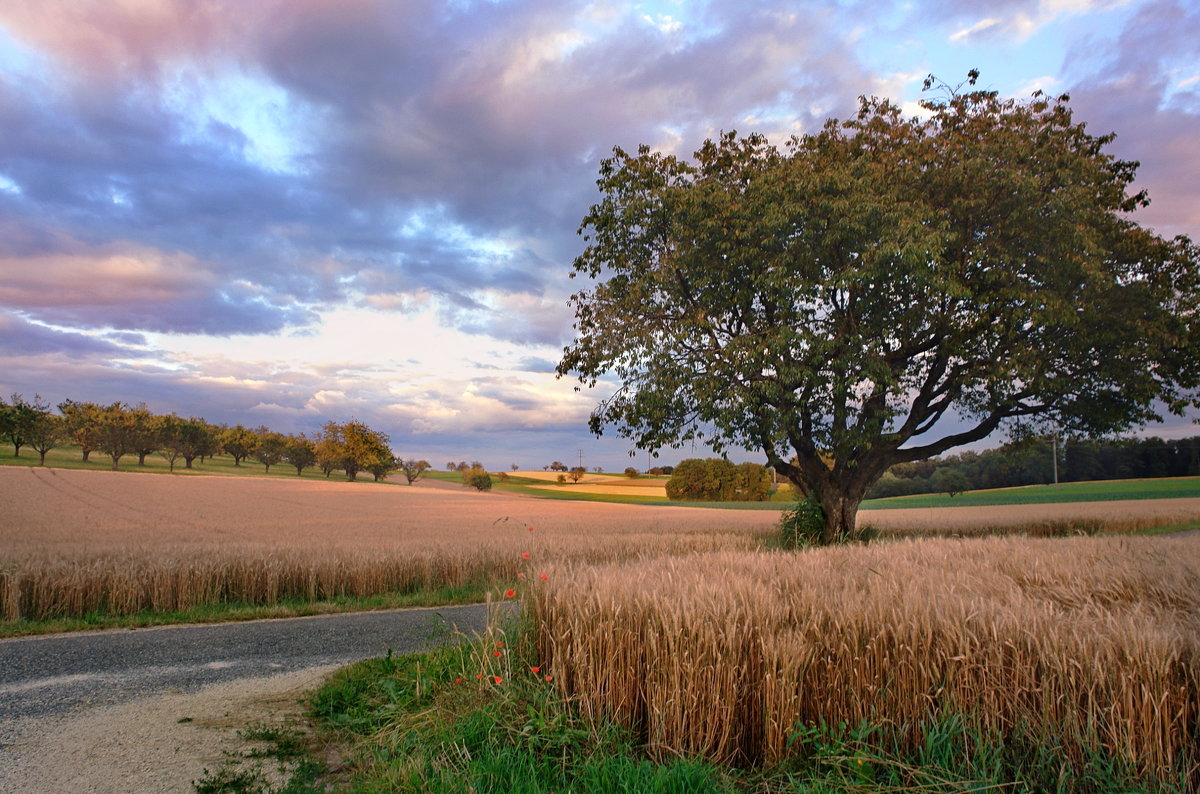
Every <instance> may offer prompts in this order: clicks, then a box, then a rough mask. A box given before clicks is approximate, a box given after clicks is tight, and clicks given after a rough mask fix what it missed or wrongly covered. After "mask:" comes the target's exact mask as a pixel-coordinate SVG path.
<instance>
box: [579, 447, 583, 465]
mask: <svg viewBox="0 0 1200 794" xmlns="http://www.w3.org/2000/svg"><path fill="white" fill-rule="evenodd" d="M579 468H581V469H582V468H583V450H582V449H581V450H579Z"/></svg>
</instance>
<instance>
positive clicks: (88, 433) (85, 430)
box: [58, 400, 100, 463]
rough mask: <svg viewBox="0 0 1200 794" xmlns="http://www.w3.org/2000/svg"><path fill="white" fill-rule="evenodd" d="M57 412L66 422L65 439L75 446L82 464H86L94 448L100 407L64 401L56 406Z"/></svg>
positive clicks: (93, 404) (86, 403)
mask: <svg viewBox="0 0 1200 794" xmlns="http://www.w3.org/2000/svg"><path fill="white" fill-rule="evenodd" d="M58 412H59V413H60V414H62V415H63V419H64V420H65V422H66V429H67V437H68V438H69V439H70V440H71V442H72V443H74V444H77V445H78V446H79V449H80V450H81V451H82V453H83V462H84V463H87V462H88V458H89V457H90V456H91V454H92V450H94V449H95V448H96V426H97V422H98V416H99V413H100V406H98V405H96V404H95V403H89V402H82V403H81V402H75V401H74V400H64V401H63V402H61V403H59V404H58Z"/></svg>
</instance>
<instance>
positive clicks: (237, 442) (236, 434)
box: [217, 425, 258, 466]
mask: <svg viewBox="0 0 1200 794" xmlns="http://www.w3.org/2000/svg"><path fill="white" fill-rule="evenodd" d="M217 441H218V443H220V445H221V449H223V450H224V451H225V454H226V455H229V456H231V457H232V458H233V465H234V466H240V465H242V461H243V460H245V459H246V458H248V457H249V456H250V455H252V454H254V450H255V449H257V448H258V434H257V433H255V432H254V431H253V430H248V429H247V428H245V427H242V426H241V425H234V426H233V427H227V428H225V429H224V430H222V431H221V433H220V435H219V436H217Z"/></svg>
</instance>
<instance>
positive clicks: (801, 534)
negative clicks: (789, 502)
mask: <svg viewBox="0 0 1200 794" xmlns="http://www.w3.org/2000/svg"><path fill="white" fill-rule="evenodd" d="M824 530H825V511H824V510H823V509H822V508H821V503H820V502H818V501H817V500H816V498H815V497H813V496H812V495H811V494H810V495H808V496H806V497H805V498H804V499H802V500H800V501H798V502H796V506H795V507H793V508H792V509H791V510H785V511H783V514H782V515H781V516H780V517H779V543H780V545H781V546H783V548H785V549H803V548H808V547H809V546H817V545H820V543H821V533H822V532H823V531H824Z"/></svg>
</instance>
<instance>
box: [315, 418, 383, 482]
mask: <svg viewBox="0 0 1200 794" xmlns="http://www.w3.org/2000/svg"><path fill="white" fill-rule="evenodd" d="M389 443H391V442H390V440H389V439H388V436H387V434H386V433H383V432H380V431H378V430H373V429H371V428H370V427H368V426H367V425H365V424H364V423H362V422H359V421H356V420H351V421H349V422H346V423H344V424H339V423H338V422H326V423H325V425H324V426H323V427H322V428H321V435H320V436H319V438H318V439H317V442H316V444H315V445H314V452H315V454H316V462H317V465H318V466H320V467H321V471H323V472H324V473H325V476H326V477H328V476H329V473H330V472H331V471H333V470H334V469H341V470H342V471H343V472H345V474H346V479H347V480H350V481H351V482H354V481H355V480H356V479H358V473H359V472H360V471H369V472H371V473H372V474H373V475H374V476H375V479H376V480H379V479H381V478H382V477H383V476H386V474H387V472H388V471H391V470H392V469H393V468H394V460H395V459H394V458H393V456H392V451H391V449H389V448H388V444H389Z"/></svg>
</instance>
